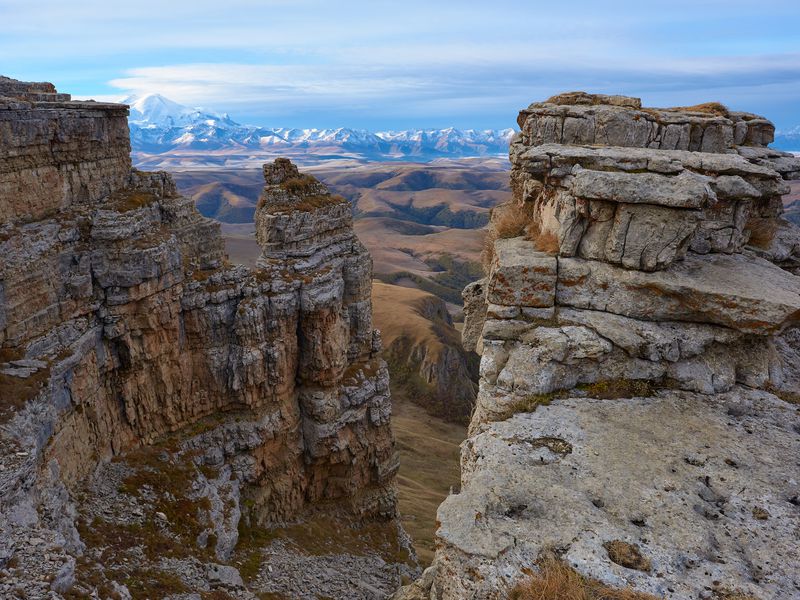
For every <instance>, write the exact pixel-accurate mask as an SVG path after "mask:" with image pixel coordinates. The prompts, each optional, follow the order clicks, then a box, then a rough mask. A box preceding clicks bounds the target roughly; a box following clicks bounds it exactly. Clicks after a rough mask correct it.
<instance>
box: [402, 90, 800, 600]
mask: <svg viewBox="0 0 800 600" xmlns="http://www.w3.org/2000/svg"><path fill="white" fill-rule="evenodd" d="M519 125H520V128H521V133H519V134H518V135H517V136H516V137H515V139H514V140H513V141H512V144H511V149H510V156H511V162H512V167H513V170H512V185H513V189H514V200H513V202H512V205H511V206H508V207H503V209H502V210H499V211H496V214H494V215H493V223H492V226H493V228H494V231H493V235H494V237H495V238H497V239H496V241H495V242H494V248H493V252H492V253H491V254H492V256H491V264H490V265H489V272H488V276H487V278H486V279H485V280H482V281H480V282H477V283H475V284H472V286H470V287H468V288H467V290H465V294H464V296H465V301H466V302H465V309H466V313H467V322H466V324H465V328H464V342H465V346H466V347H467V348H476V349H477V350H478V351H479V352H481V353H482V359H481V379H480V390H479V393H478V399H477V408H476V412H475V414H474V416H473V419H472V423H471V436H470V438H469V439H468V440H467V441H466V442H465V443H464V445H463V446H462V489H461V491H460V493H458V494H453V495H451V496H450V497H449V498H448V499H447V500H446V501H445V502H444V503H443V504H442V506H441V507H440V509H439V511H438V520H439V522H440V523H441V526H440V528H439V530H438V534H437V535H438V547H437V554H436V559H435V560H434V563H433V566H432V567H431V568H430V569H429V570H428V571H426V573H425V575H424V577H423V578H422V579H420V580H419V581H417V582H416V583H415V584H414V585H413V586H411V587H409V588H404V589H403V590H402V591H401V592H399V593H398V597H399V598H437V599H455V598H459V599H461V598H481V599H484V598H493V599H494V598H504V597H506V596H507V594H508V593H509V591H510V590H511V589H512V588H513V587H514V586H515V585H517V584H518V583H519V582H521V581H523V580H524V579H525V578H526V573H527V574H530V573H533V572H535V571H536V568H537V567H536V561H537V560H538V559H540V558H541V557H543V556H545V555H553V554H555V555H557V556H559V557H560V558H561V560H563V561H564V562H566V563H567V564H569V565H570V566H572V567H574V568H576V569H577V570H578V571H579V572H580V573H582V574H583V575H586V576H589V577H593V578H595V579H599V580H601V581H603V582H605V583H607V584H610V585H613V586H616V587H632V588H634V589H635V590H637V591H641V592H647V593H651V594H655V595H656V596H657V597H663V598H674V599H678V598H680V599H690V598H692V599H694V598H727V597H729V596H728V595H726V594H733V593H740V594H748V595H747V596H746V597H748V598H750V597H753V598H759V599H761V600H765V599H767V598H776V599H777V598H793V597H798V596H800V560H798V554H797V552H796V542H797V539H796V532H797V531H798V527H800V508H798V506H800V501H799V500H798V498H799V497H800V496H799V493H800V489H799V488H798V486H800V470H798V467H797V455H798V451H800V441H798V435H797V434H798V432H800V416H799V415H798V411H797V407H796V405H792V404H791V402H797V399H798V398H799V397H800V396H798V392H799V391H800V377H798V369H797V359H798V356H800V354H798V349H799V348H800V329H798V322H799V321H800V278H798V277H797V275H796V274H795V273H797V272H798V271H797V269H798V266H799V265H800V263H799V262H798V260H799V259H800V230H798V229H797V228H796V227H795V226H793V225H791V224H790V223H788V222H787V221H785V220H784V219H783V218H782V217H781V212H782V204H781V196H782V194H785V193H787V191H788V186H787V184H786V180H787V179H796V178H800V160H798V159H797V158H795V157H792V156H791V155H788V154H783V153H779V152H776V151H773V150H771V149H770V148H768V147H767V144H768V143H769V142H771V140H772V134H773V127H772V124H771V123H769V122H768V121H767V120H766V119H764V118H762V117H758V116H756V115H751V114H746V113H735V112H731V111H728V110H727V109H725V108H724V107H723V106H721V105H718V104H707V105H700V106H697V107H688V108H677V109H648V108H642V107H641V103H640V101H639V100H638V99H636V98H626V97H621V96H593V95H589V94H584V93H572V94H564V95H561V96H556V97H554V98H551V99H550V100H548V101H546V102H543V103H536V104H532V105H531V106H530V107H529V108H528V109H526V110H523V111H522V112H521V113H520V116H519ZM503 215H504V216H503ZM509 215H511V217H512V218H513V217H514V215H516V218H517V219H518V220H524V221H525V222H524V223H523V225H524V229H525V232H526V234H525V235H523V236H518V237H509V235H508V232H509V231H511V230H512V229H514V228H508V227H507V226H506V225H504V224H503V223H508V219H509ZM501 216H502V218H501ZM518 224H519V223H518ZM518 231H519V228H517V229H515V230H514V233H513V235H517V232H518ZM634 557H635V558H636V560H633V558H634ZM737 597H739V596H737ZM741 597H744V596H741Z"/></svg>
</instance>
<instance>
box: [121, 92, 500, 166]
mask: <svg viewBox="0 0 800 600" xmlns="http://www.w3.org/2000/svg"><path fill="white" fill-rule="evenodd" d="M123 102H124V103H125V104H128V105H130V117H129V123H130V130H131V145H132V147H133V150H134V153H135V158H137V155H138V157H139V158H141V159H142V160H143V161H144V162H147V163H148V166H152V162H153V157H154V156H157V155H163V154H166V153H170V154H175V153H177V154H180V155H183V156H191V155H192V153H193V152H194V151H203V152H211V153H212V154H217V155H219V154H235V155H237V158H236V160H241V159H242V158H243V155H246V156H249V157H251V158H253V159H259V160H260V159H261V158H263V157H265V156H270V155H286V154H288V155H311V156H314V157H317V158H326V159H331V158H344V159H360V160H368V161H372V160H380V161H390V160H414V161H430V160H434V159H437V158H456V157H458V158H461V157H473V156H506V155H507V154H508V143H509V140H510V138H511V136H512V135H513V134H514V130H513V129H501V130H491V129H488V130H474V129H466V130H460V129H455V128H452V127H450V128H447V129H410V130H405V131H379V132H371V131H367V130H362V129H349V128H345V127H339V128H334V129H295V128H285V127H277V128H269V127H261V126H255V125H242V124H240V123H238V122H236V121H234V120H233V119H231V118H230V116H228V115H227V114H219V113H215V112H211V111H207V110H204V109H201V108H191V107H188V106H184V105H182V104H179V103H177V102H174V101H172V100H170V99H168V98H165V97H164V96H161V95H160V94H146V95H143V96H130V97H128V98H125V99H124V100H123ZM185 162H186V161H184V163H185Z"/></svg>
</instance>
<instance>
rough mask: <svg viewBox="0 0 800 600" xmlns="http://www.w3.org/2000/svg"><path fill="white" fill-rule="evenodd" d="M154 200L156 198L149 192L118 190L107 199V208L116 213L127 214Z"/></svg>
mask: <svg viewBox="0 0 800 600" xmlns="http://www.w3.org/2000/svg"><path fill="white" fill-rule="evenodd" d="M156 200H158V198H156V196H155V195H154V194H151V193H150V192H141V191H138V190H119V191H117V192H114V194H112V195H111V196H110V197H109V199H108V206H109V208H110V209H112V210H115V211H117V212H128V211H131V210H137V209H139V208H144V207H145V206H149V205H151V204H152V203H153V202H155V201H156Z"/></svg>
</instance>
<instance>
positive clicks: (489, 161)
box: [173, 158, 511, 320]
mask: <svg viewBox="0 0 800 600" xmlns="http://www.w3.org/2000/svg"><path fill="white" fill-rule="evenodd" d="M304 171H306V172H308V173H310V174H312V175H314V176H315V177H317V178H319V179H320V181H323V182H324V183H325V184H326V185H328V186H329V187H330V189H331V190H332V191H333V192H335V193H337V194H340V195H342V196H344V197H345V198H347V199H348V200H349V201H350V202H351V204H352V206H353V216H354V227H355V230H356V233H357V234H358V236H359V239H361V240H362V241H363V243H364V244H365V245H366V246H367V248H368V249H369V251H370V254H371V255H372V259H373V263H374V275H375V277H376V278H378V279H380V280H381V281H383V282H385V283H391V284H397V285H402V286H406V287H416V288H420V289H423V290H424V291H427V292H429V293H432V294H434V295H436V296H438V297H440V298H442V299H443V300H444V301H445V302H447V303H448V308H449V310H450V312H451V314H452V315H453V317H454V318H455V319H456V320H460V318H461V307H460V305H461V290H462V289H463V288H464V286H465V285H467V284H468V283H470V282H471V281H474V280H476V279H478V278H480V277H481V276H482V271H481V267H480V265H479V262H480V254H481V250H482V248H483V237H484V235H483V231H482V228H483V227H484V226H485V225H486V223H488V221H489V212H490V210H491V208H492V207H493V206H497V205H498V204H501V203H503V202H505V201H507V200H508V199H509V198H510V197H511V190H510V188H509V182H508V162H507V161H505V160H501V159H497V158H470V159H447V160H444V159H443V160H438V161H433V162H431V163H369V164H364V165H355V166H353V165H351V166H342V165H340V164H339V163H337V162H333V163H332V164H331V163H325V164H324V165H319V166H311V167H307V168H305V169H304ZM173 177H174V178H175V181H176V183H177V185H178V187H179V189H180V190H181V191H182V192H183V193H184V194H186V195H187V196H188V197H190V198H192V199H193V200H194V202H195V205H196V206H197V208H198V210H199V211H200V212H201V214H203V215H204V216H207V217H211V218H213V219H216V220H218V221H221V222H222V223H223V235H224V236H225V240H226V244H227V249H228V252H229V253H230V254H231V256H232V257H235V260H238V261H240V262H242V263H244V264H251V265H252V264H254V263H253V261H254V260H255V258H254V257H255V256H257V253H258V246H257V244H256V242H255V237H254V231H255V229H254V227H253V225H252V221H253V214H254V212H255V207H256V203H257V202H258V195H259V193H260V191H261V186H262V185H263V178H262V176H261V172H260V171H259V170H256V169H243V170H214V169H191V170H176V171H174V172H173Z"/></svg>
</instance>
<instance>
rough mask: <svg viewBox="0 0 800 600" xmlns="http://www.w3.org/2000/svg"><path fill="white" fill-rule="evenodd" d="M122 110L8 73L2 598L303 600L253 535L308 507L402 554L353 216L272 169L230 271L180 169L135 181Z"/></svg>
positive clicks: (1, 132)
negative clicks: (272, 597)
mask: <svg viewBox="0 0 800 600" xmlns="http://www.w3.org/2000/svg"><path fill="white" fill-rule="evenodd" d="M126 116H127V107H125V106H123V105H112V104H99V103H95V102H71V101H70V99H69V96H68V95H66V94H57V93H56V92H55V89H54V88H53V87H52V85H50V84H27V83H22V82H16V81H13V80H8V79H0V254H1V255H2V256H3V262H2V265H0V391H1V392H2V393H1V394H0V396H1V398H0V414H2V417H1V418H2V421H3V424H2V429H0V445H2V448H3V451H2V452H1V453H0V574H2V573H4V574H6V577H0V596H3V597H5V596H7V595H11V594H13V593H16V592H15V590H19V593H20V594H22V595H23V596H24V597H29V598H38V597H45V596H46V595H47V594H49V593H51V592H54V593H67V592H68V591H69V590H72V591H71V592H70V593H73V594H77V596H78V597H88V596H89V595H90V594H91V593H92V591H93V589H97V590H99V592H98V593H101V594H102V593H107V592H108V590H116V591H115V593H116V594H117V596H119V597H130V596H129V595H128V594H129V593H130V594H133V596H134V597H144V594H145V591H142V590H146V589H148V588H146V587H141V586H143V585H145V583H142V582H150V583H152V582H153V581H156V582H159V581H160V582H161V584H164V585H165V586H166V583H164V582H165V581H166V580H167V579H169V581H170V582H171V583H172V584H174V585H173V588H174V589H175V590H177V591H193V590H194V591H203V590H206V589H213V588H215V587H217V586H222V587H227V588H231V589H234V590H236V594H237V595H236V597H251V596H250V595H248V594H250V591H248V587H249V588H250V590H251V591H253V592H261V591H263V592H270V591H275V592H277V591H281V592H282V593H288V594H294V593H295V592H296V596H295V597H305V596H303V594H311V592H307V591H305V588H301V589H300V590H299V591H298V590H294V591H293V590H291V589H288V588H285V585H284V584H280V585H284V587H280V585H278V583H276V582H275V581H273V578H272V577H270V576H269V573H268V571H267V566H266V563H265V562H263V561H262V560H261V559H262V558H263V557H262V556H261V550H260V547H261V546H267V545H268V544H267V541H263V543H260V542H259V543H256V542H257V540H258V539H260V538H257V536H255V535H254V533H253V532H255V531H267V530H268V529H269V528H270V527H275V526H278V525H285V524H286V523H289V522H292V521H294V520H297V519H303V518H305V515H307V514H309V512H310V511H322V513H324V514H336V515H339V516H340V517H341V519H342V522H344V521H347V520H348V519H350V520H351V521H352V523H353V524H354V525H359V526H361V525H362V524H364V523H374V524H375V527H385V528H386V531H389V532H390V533H391V532H393V533H391V535H393V536H394V538H393V540H392V544H394V551H396V552H395V554H397V552H399V551H400V550H402V549H403V548H404V547H405V546H404V544H405V540H404V538H403V534H402V531H400V530H399V529H398V527H397V525H396V522H395V520H394V519H395V516H396V514H395V513H396V509H395V498H394V490H393V479H394V475H395V472H396V470H397V458H396V453H395V449H394V442H393V438H392V434H391V430H390V428H389V415H390V399H389V391H388V375H387V370H386V366H385V364H384V362H383V361H382V360H380V358H379V357H378V352H379V350H380V338H379V336H378V335H377V333H376V332H374V331H373V329H372V323H371V316H372V314H371V303H370V283H371V260H370V257H369V255H368V253H367V252H366V250H365V249H364V247H363V246H362V245H361V243H360V242H359V241H358V239H357V238H356V236H355V234H354V233H353V230H352V226H351V219H350V212H349V206H348V205H347V204H346V203H345V202H344V201H343V200H342V199H340V198H337V197H334V196H331V195H330V194H329V193H328V192H327V189H326V188H325V187H324V186H323V185H322V184H320V183H319V182H317V181H316V180H314V179H313V178H311V177H308V176H305V175H301V174H300V173H298V171H297V169H296V167H294V165H292V164H291V163H289V162H288V161H280V160H279V161H276V162H275V163H273V164H270V165H266V166H265V168H264V174H265V179H266V183H267V185H266V187H265V190H264V194H263V197H262V200H261V203H260V205H259V208H258V213H257V221H258V239H259V242H260V244H261V246H262V249H263V254H262V257H261V259H260V261H259V266H258V268H257V269H255V270H249V269H246V268H243V267H232V266H230V265H228V264H227V262H226V260H225V257H224V254H223V244H222V239H221V237H220V232H219V228H218V225H216V224H214V223H213V222H211V221H209V220H207V219H205V218H203V217H201V216H200V215H199V214H198V213H197V211H196V210H195V208H194V207H193V205H192V203H191V201H190V200H188V199H186V198H182V197H180V196H179V195H178V194H177V192H176V189H175V186H174V184H173V182H172V180H171V179H170V177H169V175H167V174H166V173H142V172H139V171H135V170H131V165H130V159H129V142H128V131H127V121H126ZM137 448H139V450H137ZM112 457H114V460H113V461H112V462H111V463H108V462H107V461H108V459H111V458H112ZM133 457H138V458H133ZM142 457H144V458H142ZM154 461H155V462H154ZM156 465H157V466H156ZM170 469H172V470H170ZM159 473H167V474H170V476H169V477H166V478H162V479H158V477H159V475H158V474H159ZM154 478H155V479H154ZM173 485H174V486H175V487H174V489H173V487H172V486H173ZM181 503H183V504H181ZM159 507H160V508H159ZM162 517H163V518H162ZM179 519H189V520H190V522H189V524H188V525H187V524H186V523H183V522H182V521H181V522H179ZM76 526H77V529H76ZM123 533H124V536H123ZM79 534H80V535H79ZM190 534H191V535H190ZM391 535H390V536H389V537H391ZM242 536H245V537H247V539H249V540H250V542H251V548H250V549H251V550H252V552H254V554H252V555H248V556H247V557H245V558H247V559H248V560H249V561H250V562H249V563H248V564H249V565H250V571H249V574H245V573H244V572H243V573H242V575H240V574H239V572H238V571H237V567H238V568H239V569H242V568H243V567H241V565H242V564H243V562H242V560H244V559H242V560H240V561H239V562H234V563H233V564H230V565H227V566H226V564H216V563H226V562H227V561H229V559H231V558H232V557H234V558H237V557H238V555H237V552H239V550H240V548H241V545H242V544H241V543H238V545H237V541H238V542H241V539H240V538H242ZM32 538H36V539H39V540H41V541H42V548H41V552H31V549H30V542H29V541H30V540H31V539H32ZM264 539H265V540H266V539H268V538H264ZM382 539H383V540H384V541H385V537H384V538H382ZM120 540H123V542H124V543H118V542H120ZM165 540H166V542H165ZM253 540H256V541H253ZM156 542H158V543H156ZM167 542H169V544H168V545H167V546H163V545H159V544H164V543H167ZM115 544H117V545H116V546H115ZM389 545H391V544H389ZM293 547H294V548H295V551H296V552H299V553H300V554H299V556H300V558H298V559H297V561H296V562H298V564H301V563H302V561H303V560H305V559H304V558H303V557H304V556H305V555H304V554H303V548H302V543H299V544H296V545H295V546H293ZM142 548H144V550H142ZM170 548H171V549H170ZM203 548H206V549H208V550H209V552H210V554H207V553H206V554H204V550H203ZM298 548H299V549H298ZM376 548H377V546H376ZM148 549H149V550H153V552H149V550H148ZM112 550H113V551H112ZM361 550H362V552H360V554H359V556H361V555H366V554H365V552H366V553H367V554H368V553H369V549H366V550H364V549H363V548H361ZM45 551H46V552H47V556H48V557H50V558H49V559H48V560H47V561H42V560H41V554H42V553H43V552H45ZM142 552H144V555H142ZM341 552H342V553H346V552H347V550H346V549H341ZM373 554H375V560H377V561H378V562H380V564H383V565H384V566H385V572H383V575H380V577H383V578H384V584H383V585H385V586H386V587H387V588H389V589H391V586H392V584H393V582H394V581H395V580H396V578H397V577H399V575H398V570H397V567H396V566H390V563H391V560H388V559H387V561H385V562H384V561H383V558H381V556H380V552H379V551H378V550H376V551H375V552H374V553H373ZM384 554H385V553H384ZM101 556H102V559H101V558H100V557H101ZM248 557H249V558H248ZM253 557H255V558H253ZM238 558H241V557H238ZM284 558H285V555H284ZM76 561H77V563H76ZM169 561H173V562H171V563H170V562H169ZM176 561H177V562H176ZM181 561H183V563H181ZM186 561H189V562H191V564H192V565H193V566H192V567H191V568H189V567H187V564H188V563H187V562H186ZM179 563H180V564H179ZM76 564H77V567H76ZM131 564H138V566H137V569H138V570H137V571H136V572H135V573H134V572H130V569H129V567H130V565H131ZM181 564H182V565H183V566H180V565H181ZM215 565H216V566H215ZM4 568H5V569H6V571H3V569H4ZM326 568H328V569H330V567H326ZM350 568H352V565H351V566H350V567H347V569H348V570H349V569H350ZM9 569H10V570H9ZM300 570H301V571H302V570H304V569H303V568H302V567H300ZM262 571H263V573H262ZM306 571H308V572H306V573H305V575H306V576H307V577H312V578H313V577H314V573H313V572H311V571H313V569H311V568H309V569H306ZM378 571H379V572H380V569H379V570H378ZM192 573H194V574H195V575H192ZM193 577H194V579H193ZM242 577H244V580H243V579H242ZM380 577H378V578H379V579H380ZM342 578H343V580H344V581H345V582H346V581H349V580H352V577H351V575H350V573H345V574H343V575H342ZM329 579H331V578H330V577H329ZM334 579H335V578H334ZM284 583H285V582H284ZM295 583H296V584H297V585H299V586H302V585H303V579H302V578H297V579H296V581H295ZM340 583H341V582H339V583H337V585H339V584H340ZM161 584H159V585H161ZM286 585H288V584H286ZM370 585H371V589H372V590H373V592H374V589H376V588H375V585H376V584H375V582H374V581H373V582H372V583H371V584H370ZM98 586H99V587H98ZM126 586H128V588H129V589H127V590H126V589H124V588H125V587H126ZM137 586H140V587H137ZM209 586H210V587H209ZM275 586H278V587H275ZM368 587H369V586H368ZM164 589H169V586H166V587H164ZM307 589H316V588H314V586H310V587H308V588H307ZM337 589H338V588H337ZM365 589H366V588H365ZM103 590H105V591H106V592H104V591H103ZM137 590H139V592H138V593H139V594H141V595H137ZM318 592H319V593H322V594H324V593H325V588H324V586H323V587H321V588H318ZM353 594H354V595H353V596H352V597H367V598H368V597H374V594H373V593H372V592H369V593H368V592H365V591H364V590H360V591H359V590H358V589H356V590H355V591H354V592H353ZM47 597H50V596H47ZM104 597H105V596H104ZM115 597H116V596H115ZM310 597H316V596H310Z"/></svg>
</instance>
